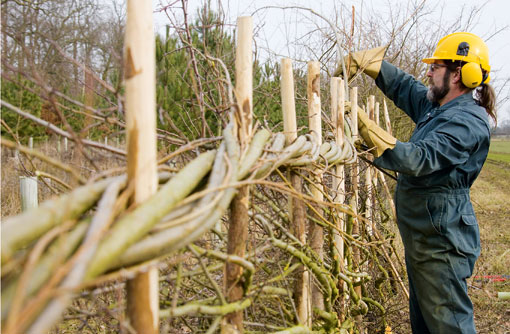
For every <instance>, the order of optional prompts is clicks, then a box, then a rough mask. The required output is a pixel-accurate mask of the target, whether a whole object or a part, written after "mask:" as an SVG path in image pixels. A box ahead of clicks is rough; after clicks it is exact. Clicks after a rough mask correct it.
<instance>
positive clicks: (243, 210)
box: [222, 16, 253, 333]
mask: <svg viewBox="0 0 510 334" xmlns="http://www.w3.org/2000/svg"><path fill="white" fill-rule="evenodd" d="M252 44H253V19H252V18H251V17H250V16H244V17H239V18H238V19H237V45H236V60H235V70H236V87H235V92H236V100H237V107H238V121H239V127H238V138H239V141H240V143H241V149H242V150H243V156H244V154H245V153H246V152H245V151H244V150H245V149H246V148H247V147H248V143H249V141H250V139H251V137H252V131H253V130H252V119H253V55H252V52H253V51H252ZM249 194H250V188H249V187H248V186H244V187H241V188H240V189H239V191H238V194H237V196H236V198H234V200H233V201H232V203H231V205H230V208H231V211H230V220H229V228H228V242H227V253H228V254H233V255H237V256H240V257H243V256H244V253H245V251H246V243H247V239H248V221H249V216H248V207H249V200H250V199H249V198H250V197H249ZM242 274H243V268H242V267H240V266H238V265H236V264H234V263H230V262H227V263H226V265H225V292H226V295H227V300H228V301H229V302H236V301H238V300H240V299H242V298H243V295H244V288H243V282H242V277H241V276H242ZM230 326H232V327H235V328H236V329H237V330H238V331H239V332H241V333H243V331H244V329H243V313H242V312H239V311H238V312H234V313H230V314H228V315H227V316H226V317H225V318H224V322H223V326H222V327H223V330H225V329H226V328H228V327H230Z"/></svg>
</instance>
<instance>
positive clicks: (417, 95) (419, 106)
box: [375, 61, 432, 123]
mask: <svg viewBox="0 0 510 334" xmlns="http://www.w3.org/2000/svg"><path fill="white" fill-rule="evenodd" d="M375 83H376V85H377V87H379V89H381V91H382V92H383V93H384V94H385V95H386V96H387V97H388V98H389V99H391V100H392V101H393V102H394V103H395V105H396V106H397V107H399V108H400V109H402V110H403V111H404V112H405V113H406V114H407V115H409V117H411V119H412V120H413V121H414V123H418V121H419V120H420V119H421V118H422V117H423V115H424V114H425V113H426V112H427V111H428V110H429V109H430V108H431V105H432V103H431V102H430V101H429V100H428V99H427V90H428V88H427V87H426V86H425V85H424V84H423V83H421V82H420V81H418V80H416V79H415V78H414V77H413V76H412V75H410V74H407V73H406V72H404V71H402V70H400V69H399V68H397V67H395V66H393V65H392V64H390V63H388V62H387V61H383V62H382V65H381V70H380V72H379V75H378V76H377V78H376V80H375Z"/></svg>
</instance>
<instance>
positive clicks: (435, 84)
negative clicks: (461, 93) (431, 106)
mask: <svg viewBox="0 0 510 334" xmlns="http://www.w3.org/2000/svg"><path fill="white" fill-rule="evenodd" d="M427 77H429V90H428V91H427V99H428V100H429V101H430V102H432V103H434V102H437V103H439V101H441V100H442V99H443V98H444V97H445V96H446V94H448V92H449V91H450V71H448V69H447V68H446V65H445V64H443V62H442V61H439V62H437V63H435V64H431V65H430V67H429V71H428V72H427Z"/></svg>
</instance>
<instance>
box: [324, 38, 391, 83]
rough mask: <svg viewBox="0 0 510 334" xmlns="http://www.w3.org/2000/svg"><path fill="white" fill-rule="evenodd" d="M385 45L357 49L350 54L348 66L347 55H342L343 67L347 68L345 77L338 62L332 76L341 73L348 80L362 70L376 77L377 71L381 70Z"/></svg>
mask: <svg viewBox="0 0 510 334" xmlns="http://www.w3.org/2000/svg"><path fill="white" fill-rule="evenodd" d="M386 49H387V47H386V46H381V47H378V48H375V49H370V50H363V51H358V52H354V53H351V54H350V66H349V56H346V57H344V63H345V67H346V68H347V66H349V68H347V73H348V75H347V77H346V76H345V75H343V68H342V64H341V63H340V64H338V67H337V69H336V71H335V74H333V76H335V77H338V76H341V75H343V76H344V78H346V80H350V79H351V78H352V77H353V76H354V75H356V73H358V71H360V70H361V71H363V72H365V73H366V74H368V75H369V76H371V77H372V78H373V79H375V78H377V76H378V75H379V71H380V70H381V64H382V61H383V58H384V55H385V53H386Z"/></svg>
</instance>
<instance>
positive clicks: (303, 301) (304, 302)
mask: <svg viewBox="0 0 510 334" xmlns="http://www.w3.org/2000/svg"><path fill="white" fill-rule="evenodd" d="M281 93H282V111H283V131H284V134H285V144H286V145H290V144H291V143H292V142H293V141H294V140H295V139H296V138H297V125H296V105H295V97H294V75H293V73H292V60H290V59H287V58H284V59H282V81H281ZM289 174H290V182H291V184H292V187H293V188H294V190H295V191H297V192H302V191H303V182H302V179H301V177H300V176H299V175H298V174H296V173H294V172H292V170H291V169H290V168H289ZM289 213H290V217H289V218H290V222H291V229H292V234H294V235H295V236H296V238H298V239H299V241H300V242H301V243H303V244H306V223H305V222H306V209H305V203H303V201H301V200H299V199H298V198H296V197H294V196H292V197H290V199H289ZM294 300H295V304H296V310H297V315H298V321H299V323H300V324H302V325H305V326H311V325H312V317H311V314H312V303H311V293H310V284H309V272H308V271H307V270H306V269H305V268H303V267H302V268H301V269H300V270H299V271H298V272H297V273H296V285H295V286H294Z"/></svg>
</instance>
